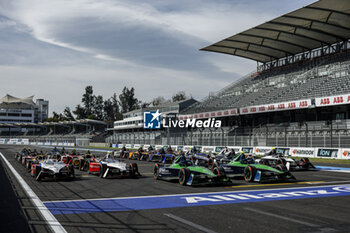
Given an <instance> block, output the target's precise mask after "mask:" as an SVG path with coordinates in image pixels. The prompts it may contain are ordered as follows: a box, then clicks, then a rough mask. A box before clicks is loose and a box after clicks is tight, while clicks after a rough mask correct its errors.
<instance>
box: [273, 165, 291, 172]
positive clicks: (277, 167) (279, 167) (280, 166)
mask: <svg viewBox="0 0 350 233" xmlns="http://www.w3.org/2000/svg"><path fill="white" fill-rule="evenodd" d="M276 169H277V170H280V171H282V172H287V171H288V169H287V167H286V166H285V165H283V164H278V165H277V166H276Z"/></svg>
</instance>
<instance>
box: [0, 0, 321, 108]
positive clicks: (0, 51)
mask: <svg viewBox="0 0 350 233" xmlns="http://www.w3.org/2000/svg"><path fill="white" fill-rule="evenodd" d="M312 2H314V0H293V1H290V0H215V1H210V0H176V1H174V0H143V1H142V0H74V1H72V0H30V1H28V0H1V1H0V80H1V87H0V96H1V97H2V96H4V95H6V94H10V95H13V96H16V97H28V96H31V95H34V99H37V98H43V99H47V100H49V101H50V112H52V111H56V112H62V111H63V109H64V108H65V106H69V107H70V108H71V109H74V108H75V106H76V105H77V104H79V103H80V102H81V97H82V94H83V93H84V89H85V87H86V86H88V85H92V86H93V89H94V93H95V94H96V95H102V96H103V97H104V98H109V97H110V96H112V95H113V93H117V94H120V92H121V90H122V89H123V87H124V86H127V87H129V88H130V87H134V88H135V93H136V97H137V98H138V99H139V100H142V101H143V102H147V101H151V100H152V99H153V98H155V97H158V96H164V97H165V98H171V96H172V95H173V94H175V93H177V92H179V91H185V92H186V94H188V95H192V96H193V97H194V98H195V99H197V100H201V99H203V98H204V97H205V96H207V95H208V94H209V93H210V92H215V91H218V90H220V89H221V88H223V87H225V86H227V85H228V84H230V83H232V82H234V81H235V80H237V79H238V78H240V77H242V76H244V75H245V74H248V73H250V72H252V71H254V70H255V69H256V62H254V61H251V60H248V59H244V58H239V57H234V56H230V55H224V54H219V53H211V52H205V51H199V49H201V48H203V47H206V46H208V45H211V44H213V43H215V42H218V41H220V40H222V39H224V38H227V37H229V36H232V35H234V34H236V33H239V32H242V31H244V30H246V29H249V28H251V27H254V26H256V25H258V24H261V23H263V22H266V21H268V20H271V19H273V18H276V17H278V16H280V15H282V14H285V13H288V12H290V11H292V10H296V9H298V8H300V7H303V6H306V5H308V4H310V3H312ZM1 97H0V98H1Z"/></svg>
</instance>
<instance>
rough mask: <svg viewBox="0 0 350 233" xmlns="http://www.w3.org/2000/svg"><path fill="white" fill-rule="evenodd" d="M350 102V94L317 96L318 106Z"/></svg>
mask: <svg viewBox="0 0 350 233" xmlns="http://www.w3.org/2000/svg"><path fill="white" fill-rule="evenodd" d="M346 103H350V95H340V96H328V97H322V98H316V106H324V105H337V104H346Z"/></svg>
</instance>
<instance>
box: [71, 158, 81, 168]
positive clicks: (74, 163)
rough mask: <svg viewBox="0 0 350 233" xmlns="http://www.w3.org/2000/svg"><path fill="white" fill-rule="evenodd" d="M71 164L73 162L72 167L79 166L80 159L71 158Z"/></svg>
mask: <svg viewBox="0 0 350 233" xmlns="http://www.w3.org/2000/svg"><path fill="white" fill-rule="evenodd" d="M72 164H73V166H74V167H79V164H80V160H79V159H73V162H72Z"/></svg>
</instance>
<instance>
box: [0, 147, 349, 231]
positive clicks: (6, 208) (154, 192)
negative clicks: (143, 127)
mask: <svg viewBox="0 0 350 233" xmlns="http://www.w3.org/2000/svg"><path fill="white" fill-rule="evenodd" d="M21 148H23V147H22V146H9V145H6V146H5V145H1V146H0V152H1V153H2V154H3V155H4V157H5V158H6V159H7V160H8V162H9V163H10V164H11V165H12V166H13V168H14V169H15V170H16V171H17V173H18V174H19V176H20V177H21V178H23V180H24V182H25V183H26V184H27V185H29V187H30V189H31V190H33V191H34V193H35V194H36V195H34V196H37V197H38V199H40V200H39V201H41V202H42V203H43V204H44V205H45V207H42V208H39V209H38V208H37V207H36V206H35V205H34V204H33V201H32V200H31V199H33V198H34V199H35V197H33V195H31V196H30V197H28V195H27V194H26V192H25V191H24V190H23V188H22V187H21V185H20V183H19V182H18V181H17V178H16V177H15V175H14V174H13V173H12V172H10V171H9V169H8V166H7V164H6V162H5V161H4V160H3V159H0V161H1V163H0V180H1V192H0V197H1V209H0V214H1V216H0V217H1V222H2V224H1V225H0V232H51V229H52V225H54V224H56V223H55V221H54V220H52V221H47V216H46V218H45V216H43V214H42V213H43V212H42V211H45V210H47V209H46V208H48V210H49V211H48V212H50V215H51V216H54V218H56V219H57V221H58V224H60V225H61V226H63V228H64V229H65V230H66V231H67V232H84V233H86V232H98V233H100V232H152V233H153V232H181V233H182V232H209V233H213V232H293V233H294V232H350V217H349V216H350V171H349V170H345V171H344V172H334V171H324V170H321V171H305V172H293V174H294V176H295V177H296V178H297V181H296V182H294V183H266V184H259V183H246V182H245V181H244V180H239V179H238V180H233V182H232V184H230V185H227V186H220V187H218V186H216V187H215V186H206V187H203V186H200V187H190V186H181V185H179V184H177V183H171V182H166V181H158V180H154V179H153V175H152V172H153V167H154V164H153V163H149V162H143V161H141V162H140V161H137V163H138V166H139V170H140V172H141V174H142V177H140V178H137V179H101V178H99V177H97V176H94V175H89V174H88V173H86V172H80V171H77V170H76V176H77V178H76V180H74V181H59V182H54V181H49V180H46V181H41V182H37V181H35V180H34V179H33V178H32V177H31V176H30V174H29V173H28V172H26V171H25V169H24V167H23V166H22V165H21V164H20V163H18V162H17V161H15V160H14V154H15V152H16V151H19V150H20V149H21ZM4 168H5V169H4ZM26 191H27V190H26ZM4 200H5V201H4ZM3 223H4V224H3ZM50 224H51V225H50Z"/></svg>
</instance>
